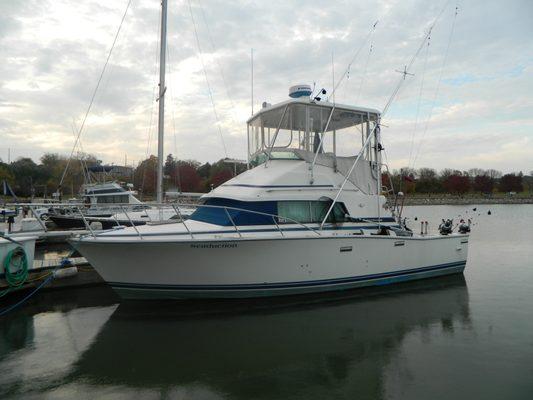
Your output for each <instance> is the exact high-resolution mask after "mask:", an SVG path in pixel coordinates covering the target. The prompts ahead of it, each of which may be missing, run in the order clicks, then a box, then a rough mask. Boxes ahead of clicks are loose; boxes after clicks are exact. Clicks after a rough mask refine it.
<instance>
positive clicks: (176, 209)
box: [172, 204, 194, 239]
mask: <svg viewBox="0 0 533 400" xmlns="http://www.w3.org/2000/svg"><path fill="white" fill-rule="evenodd" d="M172 208H173V209H174V211H176V214H177V215H179V217H180V220H181V222H183V226H184V227H185V229H187V232H189V235H191V239H194V236H193V234H192V232H191V230H190V229H189V227H188V226H187V224H186V223H185V220H184V219H183V216H182V215H181V211H180V208H179V207H178V208H176V206H175V205H174V204H173V205H172Z"/></svg>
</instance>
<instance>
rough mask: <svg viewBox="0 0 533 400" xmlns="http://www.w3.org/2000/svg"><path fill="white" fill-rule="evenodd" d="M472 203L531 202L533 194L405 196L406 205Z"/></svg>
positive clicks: (532, 202) (532, 201)
mask: <svg viewBox="0 0 533 400" xmlns="http://www.w3.org/2000/svg"><path fill="white" fill-rule="evenodd" d="M474 204H533V195H528V196H493V197H491V196H486V197H484V196H454V195H429V196H420V195H417V196H410V195H406V196H405V203H404V205H406V206H424V205H428V206H430V205H431V206H437V205H474Z"/></svg>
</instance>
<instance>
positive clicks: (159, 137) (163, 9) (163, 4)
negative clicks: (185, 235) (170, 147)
mask: <svg viewBox="0 0 533 400" xmlns="http://www.w3.org/2000/svg"><path fill="white" fill-rule="evenodd" d="M160 43H161V49H160V51H161V52H160V56H159V120H158V135H157V202H158V203H162V202H163V143H164V136H165V91H166V87H165V55H166V48H167V0H162V1H161V41H160Z"/></svg>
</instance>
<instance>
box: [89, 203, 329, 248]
mask: <svg viewBox="0 0 533 400" xmlns="http://www.w3.org/2000/svg"><path fill="white" fill-rule="evenodd" d="M158 206H171V207H172V208H174V211H175V212H176V214H177V215H178V216H179V217H180V220H181V222H182V223H183V225H184V227H185V229H186V230H187V232H188V233H189V235H190V236H191V239H196V238H195V237H194V235H193V232H192V231H191V229H190V228H189V227H188V226H187V223H186V222H185V221H186V220H185V219H184V218H183V216H182V214H181V212H180V210H179V207H176V206H175V205H174V204H165V203H159V204H158ZM180 206H185V207H196V208H202V207H204V208H216V209H223V210H225V213H226V215H227V216H228V219H229V221H230V222H231V224H232V225H233V227H234V228H235V230H236V232H237V233H238V234H239V236H240V237H242V232H241V231H240V230H239V226H237V225H236V224H235V221H234V220H233V218H232V217H231V214H230V213H229V212H228V210H234V211H240V212H245V213H250V214H256V215H263V216H266V217H270V218H272V219H273V221H274V224H275V225H276V227H277V229H278V230H279V232H280V234H281V236H285V235H284V233H283V228H281V227H280V226H279V224H278V223H277V222H276V220H275V218H283V219H285V220H287V221H289V222H291V223H293V224H296V225H299V226H301V227H303V228H305V229H307V230H308V231H310V232H312V233H314V234H316V235H317V236H322V235H321V234H320V232H319V231H318V230H316V229H313V228H312V227H310V226H308V225H306V224H304V223H301V222H299V221H296V220H294V219H292V218H289V217H285V216H281V215H278V214H269V213H264V212H261V211H255V210H247V209H245V208H239V207H228V206H215V205H211V204H188V203H182V204H180ZM124 213H125V214H127V210H124ZM130 221H131V219H130ZM132 225H133V224H132ZM133 228H134V229H135V231H136V232H137V233H139V231H138V229H137V227H136V226H135V225H133ZM105 232H106V231H104V232H99V234H100V233H105ZM197 233H201V232H197Z"/></svg>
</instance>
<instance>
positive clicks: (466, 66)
mask: <svg viewBox="0 0 533 400" xmlns="http://www.w3.org/2000/svg"><path fill="white" fill-rule="evenodd" d="M125 4H126V1H121V2H112V3H110V2H104V1H103V0H94V1H87V2H83V3H74V2H72V3H69V2H63V3H58V2H43V1H10V2H2V4H0V15H1V17H0V49H1V51H2V54H3V55H4V59H5V62H3V63H2V64H1V65H0V77H1V78H0V136H1V137H2V144H1V145H0V156H1V157H2V158H5V156H4V155H3V154H4V153H5V149H6V148H7V147H11V148H13V149H17V150H16V154H19V153H20V155H22V154H24V151H27V153H28V154H29V155H31V156H32V157H37V158H38V157H39V156H40V155H41V154H42V153H43V152H45V151H59V152H64V153H68V152H69V151H70V147H71V146H72V143H73V134H72V131H71V124H72V120H73V118H74V119H75V120H76V123H77V124H79V123H80V121H81V119H82V117H83V115H84V113H85V110H86V107H87V105H88V102H89V99H90V97H91V94H92V90H93V89H94V86H95V84H96V79H97V77H98V75H99V73H100V70H101V68H102V66H103V63H104V60H105V58H106V56H107V52H108V50H109V47H110V44H111V41H112V38H113V36H114V34H115V32H116V29H117V25H118V22H119V21H120V18H121V16H122V13H123V11H124V7H125ZM191 4H192V8H193V13H194V18H195V22H196V25H197V29H198V33H199V39H200V43H201V47H202V57H203V60H204V62H205V65H206V69H207V74H208V78H209V81H210V84H211V88H212V91H213V95H214V99H215V102H216V106H217V112H218V114H219V116H220V121H219V123H220V126H221V128H222V131H223V133H224V141H225V143H226V147H227V148H228V149H229V151H228V153H229V154H228V155H229V156H231V157H239V158H245V157H246V153H245V151H246V137H245V132H246V127H245V124H244V121H245V119H246V118H247V117H248V116H249V110H250V58H249V57H250V48H252V47H253V48H254V54H255V63H254V70H255V87H254V89H255V95H256V97H255V103H256V108H257V107H258V105H259V104H260V103H261V102H262V101H264V100H266V101H269V102H277V101H282V100H284V99H285V98H286V97H287V90H288V86H290V85H292V84H295V83H300V82H308V83H313V82H316V84H317V85H319V86H321V87H322V86H324V87H326V88H327V89H328V90H330V89H331V86H332V85H331V79H332V78H331V54H332V52H333V53H334V56H335V73H336V76H337V78H338V77H339V76H340V75H341V73H342V72H343V71H344V69H345V68H346V67H347V64H348V62H349V60H350V59H351V58H352V56H353V54H354V52H355V51H356V49H357V48H358V47H359V46H360V45H361V42H362V40H363V38H364V37H365V36H366V34H367V33H368V31H369V29H370V27H371V25H372V24H373V23H374V21H376V20H377V19H379V20H380V22H379V25H378V27H377V29H376V32H375V34H374V35H373V40H372V43H373V46H374V47H373V52H372V55H371V57H370V58H368V47H369V46H365V48H364V49H363V50H362V51H361V54H360V56H359V57H358V59H357V60H356V62H355V63H354V64H353V65H352V66H351V67H350V75H349V79H346V80H345V81H344V83H343V84H342V85H341V86H340V87H339V89H338V91H337V101H339V102H346V103H354V102H355V101H356V100H357V99H358V103H359V104H360V105H363V106H368V107H375V108H382V107H383V105H384V104H385V103H386V101H387V99H388V97H389V96H390V93H391V91H392V89H393V87H394V85H395V84H396V82H397V80H398V79H399V78H400V75H399V74H398V73H396V72H395V70H396V69H401V68H402V67H403V65H405V64H406V63H407V62H408V60H409V58H410V57H411V55H412V54H413V53H414V51H415V50H416V48H417V46H418V45H419V43H420V41H421V39H422V37H423V35H424V32H425V29H427V28H428V27H429V24H430V23H431V21H432V20H433V18H435V16H436V15H437V14H438V12H439V11H440V9H441V8H442V5H443V4H444V1H442V2H429V3H428V2H424V1H421V0H408V1H377V2H371V3H361V2H355V1H338V2H328V1H321V0H315V1H291V2H286V1H284V2H283V1H273V2H270V3H268V4H266V3H263V2H250V1H238V0H234V1H223V2H222V1H207V0H203V1H202V2H201V3H200V2H199V1H198V0H191ZM158 6H159V2H158V1H151V0H136V1H133V4H132V8H131V10H130V11H129V13H128V16H127V18H126V21H125V24H124V26H123V28H122V32H121V35H120V37H119V40H118V42H117V46H116V48H115V51H114V53H113V56H112V58H111V61H110V65H109V67H108V70H107V73H106V75H105V76H104V79H103V82H102V86H101V89H100V91H99V92H98V95H97V97H96V101H95V104H94V107H93V110H92V112H91V115H90V118H89V120H88V123H87V126H86V127H87V129H86V131H85V132H84V134H83V137H82V141H83V144H84V150H86V151H90V152H94V153H97V154H98V156H99V157H100V158H102V159H104V160H105V161H108V162H121V161H122V160H123V159H124V154H127V155H128V159H129V160H140V159H142V158H144V157H145V156H146V154H147V147H148V146H147V145H148V136H149V132H150V131H151V132H152V140H151V146H149V148H148V153H154V152H155V142H154V140H153V137H154V135H155V130H156V127H155V124H156V121H157V116H156V114H155V109H154V103H153V94H154V87H155V85H156V82H157V63H156V60H157V43H158V25H159V18H160V16H159V10H158ZM169 7H170V8H169V35H168V58H169V68H168V72H169V75H168V86H169V90H168V91H167V122H166V130H167V137H166V141H165V148H166V152H168V153H170V152H171V153H174V154H175V153H177V154H178V155H179V156H180V157H183V158H195V159H198V160H201V161H214V160H216V159H218V158H220V157H223V156H224V152H223V149H222V145H221V139H220V136H219V133H218V130H217V127H216V120H215V117H214V114H213V111H212V108H211V103H210V100H209V96H208V91H207V88H206V83H205V79H204V75H203V71H202V68H201V64H200V62H199V58H198V49H197V46H196V42H195V37H194V33H193V25H192V22H191V18H190V14H189V8H188V3H187V1H183V2H177V1H173V0H171V1H169ZM453 15H454V5H453V3H450V6H449V7H448V8H447V9H446V10H445V12H444V13H443V15H442V17H441V20H440V22H439V24H438V25H437V26H436V27H435V29H434V31H433V33H432V37H431V42H430V47H429V50H428V53H427V64H426V65H427V66H426V69H425V73H423V65H424V60H425V51H424V52H422V54H421V55H420V57H419V59H418V60H417V62H416V63H415V65H414V67H413V72H414V73H415V76H414V77H411V78H408V80H407V81H406V84H405V87H403V88H402V91H401V92H400V94H399V96H398V99H397V101H396V102H395V103H394V105H393V107H392V108H391V110H390V114H389V115H388V118H387V121H385V123H386V124H387V125H388V126H389V128H385V129H384V130H383V136H384V140H385V145H386V147H387V150H388V152H389V158H390V161H391V164H392V166H394V167H399V166H401V165H403V164H404V163H406V162H407V161H408V157H409V153H410V152H412V150H411V148H412V146H411V137H412V132H413V127H414V122H415V117H416V109H417V104H418V101H419V93H420V83H421V80H422V76H423V77H424V90H422V99H421V108H420V113H419V128H418V129H417V131H416V134H415V141H414V142H415V152H416V148H418V146H420V149H421V150H420V156H419V159H418V161H417V164H418V165H417V166H431V167H435V168H443V167H448V166H451V167H454V168H462V169H467V168H470V167H482V168H489V167H497V168H501V169H503V170H518V169H522V170H525V171H526V170H530V169H533V164H532V161H531V160H532V159H533V151H532V150H531V148H532V146H531V144H532V142H533V122H532V120H531V117H530V110H531V109H532V106H533V104H532V95H531V93H532V91H533V81H532V76H533V74H532V73H531V72H532V68H533V59H532V58H531V54H533V44H532V43H531V41H530V40H529V38H530V37H531V34H532V33H533V28H532V24H531V20H532V16H533V5H532V3H531V2H529V1H525V0H522V1H520V0H515V1H511V2H508V3H506V4H502V3H501V2H498V1H496V0H493V1H488V2H487V1H480V0H479V1H470V2H464V4H461V5H460V9H459V14H458V16H457V20H456V25H455V33H454V38H453V41H452V42H451V47H450V52H449V56H448V60H447V63H446V66H445V68H444V69H443V71H442V78H443V79H442V82H441V84H440V89H439V93H438V96H437V97H436V100H437V101H436V106H435V108H434V109H433V112H432V118H431V120H430V121H429V123H428V130H427V133H426V134H425V135H424V134H423V128H424V126H425V124H426V120H427V117H428V115H429V113H430V109H431V104H432V103H433V98H434V94H435V89H436V86H437V81H438V79H439V76H440V75H441V65H442V62H443V56H444V53H445V50H446V47H447V43H448V37H449V34H450V29H451V25H452V21H453V18H454V16H453ZM204 17H205V18H204ZM206 21H207V25H206V23H205V22H206ZM209 34H210V36H211V40H212V42H213V43H211V40H210V38H209ZM367 58H368V68H367V71H366V73H365V74H364V85H363V90H362V93H361V94H358V89H359V87H360V85H361V79H362V77H363V72H364V66H365V64H366V61H367ZM221 70H222V71H223V74H224V76H225V78H226V84H227V89H228V91H229V96H228V94H227V90H226V87H225V85H224V82H223V79H222V77H221V73H220V71H221ZM150 119H152V122H151V123H150ZM174 126H175V130H174ZM174 132H175V133H176V137H175V138H174ZM422 137H423V140H422Z"/></svg>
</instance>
